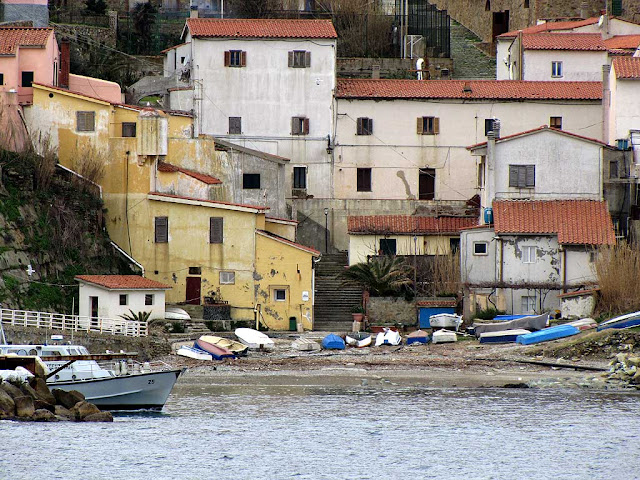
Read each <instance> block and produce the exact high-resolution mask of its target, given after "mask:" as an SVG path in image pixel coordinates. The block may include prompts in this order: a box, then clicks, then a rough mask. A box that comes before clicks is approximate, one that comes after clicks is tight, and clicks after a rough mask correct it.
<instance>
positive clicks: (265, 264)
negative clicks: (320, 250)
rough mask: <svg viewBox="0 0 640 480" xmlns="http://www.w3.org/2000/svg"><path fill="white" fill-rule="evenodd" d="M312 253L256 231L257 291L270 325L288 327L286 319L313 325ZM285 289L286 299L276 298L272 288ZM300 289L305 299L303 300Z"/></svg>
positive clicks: (280, 328) (264, 315) (308, 326)
mask: <svg viewBox="0 0 640 480" xmlns="http://www.w3.org/2000/svg"><path fill="white" fill-rule="evenodd" d="M312 258H313V255H312V254H311V253H309V252H306V251H303V250H300V249H299V248H296V247H294V246H291V245H287V244H286V243H283V242H280V241H278V240H274V239H273V238H269V237H267V236H264V235H262V234H259V233H258V234H256V271H257V275H256V278H257V280H256V292H257V297H258V299H257V302H258V303H260V305H261V312H262V316H263V318H264V319H265V321H266V323H267V325H268V326H269V328H273V329H276V330H287V329H289V318H290V317H296V319H297V320H298V321H300V320H301V321H302V326H303V327H304V328H305V329H308V330H310V329H311V328H312V327H313V303H312V300H313V268H312ZM276 288H279V289H282V288H284V289H286V300H285V301H276V300H275V293H274V289H276ZM303 292H307V295H308V299H307V300H303Z"/></svg>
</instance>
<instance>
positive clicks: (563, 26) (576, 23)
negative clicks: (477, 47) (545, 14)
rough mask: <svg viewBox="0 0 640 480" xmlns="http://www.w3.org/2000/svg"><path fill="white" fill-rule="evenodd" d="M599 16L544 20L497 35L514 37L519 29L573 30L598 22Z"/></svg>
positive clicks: (532, 30) (531, 30) (527, 31)
mask: <svg viewBox="0 0 640 480" xmlns="http://www.w3.org/2000/svg"><path fill="white" fill-rule="evenodd" d="M598 20H600V17H591V18H587V19H586V20H568V21H562V22H545V23H541V24H539V25H533V26H531V27H527V28H523V29H522V30H512V31H511V32H507V33H503V34H502V35H499V37H515V36H517V35H518V33H519V32H520V31H522V33H540V32H552V31H559V30H573V29H574V28H580V27H586V26H587V25H593V24H595V23H598Z"/></svg>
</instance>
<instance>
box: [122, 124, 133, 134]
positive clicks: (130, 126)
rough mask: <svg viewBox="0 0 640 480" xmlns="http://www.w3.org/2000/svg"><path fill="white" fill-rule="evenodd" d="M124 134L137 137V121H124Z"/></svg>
mask: <svg viewBox="0 0 640 480" xmlns="http://www.w3.org/2000/svg"><path fill="white" fill-rule="evenodd" d="M122 136H123V137H135V136H136V122H122Z"/></svg>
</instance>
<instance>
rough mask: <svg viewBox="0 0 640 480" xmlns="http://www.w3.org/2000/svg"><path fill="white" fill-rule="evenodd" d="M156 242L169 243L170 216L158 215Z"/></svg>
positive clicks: (156, 220)
mask: <svg viewBox="0 0 640 480" xmlns="http://www.w3.org/2000/svg"><path fill="white" fill-rule="evenodd" d="M155 229H156V236H155V237H156V243H167V242H168V241H169V217H156V218H155Z"/></svg>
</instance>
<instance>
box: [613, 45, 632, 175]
mask: <svg viewBox="0 0 640 480" xmlns="http://www.w3.org/2000/svg"><path fill="white" fill-rule="evenodd" d="M609 79H610V80H609V84H610V85H609V88H610V90H611V105H610V109H609V112H608V113H609V128H608V130H609V137H608V138H607V141H608V142H609V143H611V144H614V142H615V141H616V140H618V139H620V140H626V141H628V142H629V145H630V146H633V147H634V150H635V149H638V148H640V57H619V58H615V59H614V60H613V63H612V66H611V73H610V76H609ZM635 153H636V158H635V163H636V164H638V163H640V155H638V154H640V151H638V152H635Z"/></svg>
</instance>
